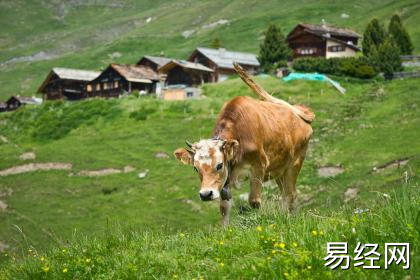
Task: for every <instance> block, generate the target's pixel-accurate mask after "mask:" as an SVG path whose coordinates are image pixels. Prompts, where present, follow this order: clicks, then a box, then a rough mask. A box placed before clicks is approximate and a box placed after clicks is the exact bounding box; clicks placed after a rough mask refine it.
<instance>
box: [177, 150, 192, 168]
mask: <svg viewBox="0 0 420 280" xmlns="http://www.w3.org/2000/svg"><path fill="white" fill-rule="evenodd" d="M174 156H175V158H176V159H177V160H178V161H180V162H182V163H183V164H192V162H193V155H192V153H191V152H189V151H187V149H184V148H179V149H176V150H175V152H174Z"/></svg>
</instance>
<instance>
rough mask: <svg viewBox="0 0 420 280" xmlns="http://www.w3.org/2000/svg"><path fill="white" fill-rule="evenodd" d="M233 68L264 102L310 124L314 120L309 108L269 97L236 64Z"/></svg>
mask: <svg viewBox="0 0 420 280" xmlns="http://www.w3.org/2000/svg"><path fill="white" fill-rule="evenodd" d="M233 66H234V67H235V71H236V72H237V73H238V74H239V76H240V77H241V79H242V80H243V81H244V82H245V84H247V85H248V86H249V87H250V88H251V89H252V90H253V91H254V92H255V93H256V94H258V96H259V97H260V98H261V99H262V100H265V101H268V102H272V103H276V104H281V105H283V106H286V107H288V108H290V109H291V110H292V111H293V112H294V113H295V114H296V115H297V116H299V117H301V118H302V119H303V120H304V121H306V122H308V123H311V122H312V121H313V120H314V119H315V114H314V113H313V112H312V111H311V110H309V108H307V107H305V106H303V105H295V106H293V105H291V104H290V103H288V102H286V101H284V100H282V99H279V98H275V97H273V96H271V95H270V94H269V93H268V92H266V91H265V90H264V89H263V88H262V87H261V86H260V85H259V84H257V83H256V82H254V80H253V79H252V78H251V77H250V76H249V75H248V74H247V73H246V72H245V71H244V69H242V67H241V66H239V64H237V63H233Z"/></svg>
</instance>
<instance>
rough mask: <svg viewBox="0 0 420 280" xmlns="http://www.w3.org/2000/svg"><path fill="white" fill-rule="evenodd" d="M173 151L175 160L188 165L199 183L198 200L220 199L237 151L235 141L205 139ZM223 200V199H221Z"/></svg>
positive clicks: (237, 144) (237, 145) (236, 142)
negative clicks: (193, 170)
mask: <svg viewBox="0 0 420 280" xmlns="http://www.w3.org/2000/svg"><path fill="white" fill-rule="evenodd" d="M187 145H188V148H187V149H185V148H179V149H177V150H175V152H174V155H175V157H176V159H177V160H178V161H180V162H182V163H183V164H190V165H192V166H193V167H194V169H195V171H196V172H197V173H198V175H199V177H200V181H201V188H200V198H201V200H203V201H207V200H214V199H217V198H219V197H220V191H221V190H222V188H223V187H224V185H225V184H226V182H227V180H228V176H229V172H230V170H229V169H230V163H231V161H232V159H233V158H234V156H235V154H236V153H237V151H238V148H239V143H238V141H236V140H221V139H206V140H200V141H199V142H197V143H194V144H189V143H188V142H187ZM222 198H223V197H222Z"/></svg>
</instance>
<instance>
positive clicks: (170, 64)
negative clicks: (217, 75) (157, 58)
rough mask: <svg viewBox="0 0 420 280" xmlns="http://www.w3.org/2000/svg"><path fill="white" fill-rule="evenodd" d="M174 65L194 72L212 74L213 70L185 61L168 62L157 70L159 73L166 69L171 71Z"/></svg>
mask: <svg viewBox="0 0 420 280" xmlns="http://www.w3.org/2000/svg"><path fill="white" fill-rule="evenodd" d="M176 65H178V66H181V67H183V68H189V69H194V70H199V71H206V72H214V70H213V69H210V68H208V67H206V66H204V65H203V64H200V63H195V62H191V61H186V60H180V59H174V60H170V61H169V62H168V63H166V64H165V65H163V66H162V67H161V68H160V69H159V71H162V72H165V70H166V69H172V68H173V67H174V66H176Z"/></svg>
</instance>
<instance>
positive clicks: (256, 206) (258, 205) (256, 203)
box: [249, 201, 261, 209]
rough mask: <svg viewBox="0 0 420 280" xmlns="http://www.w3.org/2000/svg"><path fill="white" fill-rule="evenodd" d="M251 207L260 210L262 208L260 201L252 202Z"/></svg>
mask: <svg viewBox="0 0 420 280" xmlns="http://www.w3.org/2000/svg"><path fill="white" fill-rule="evenodd" d="M249 205H251V207H252V208H254V209H259V208H260V207H261V202H260V201H250V202H249Z"/></svg>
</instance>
